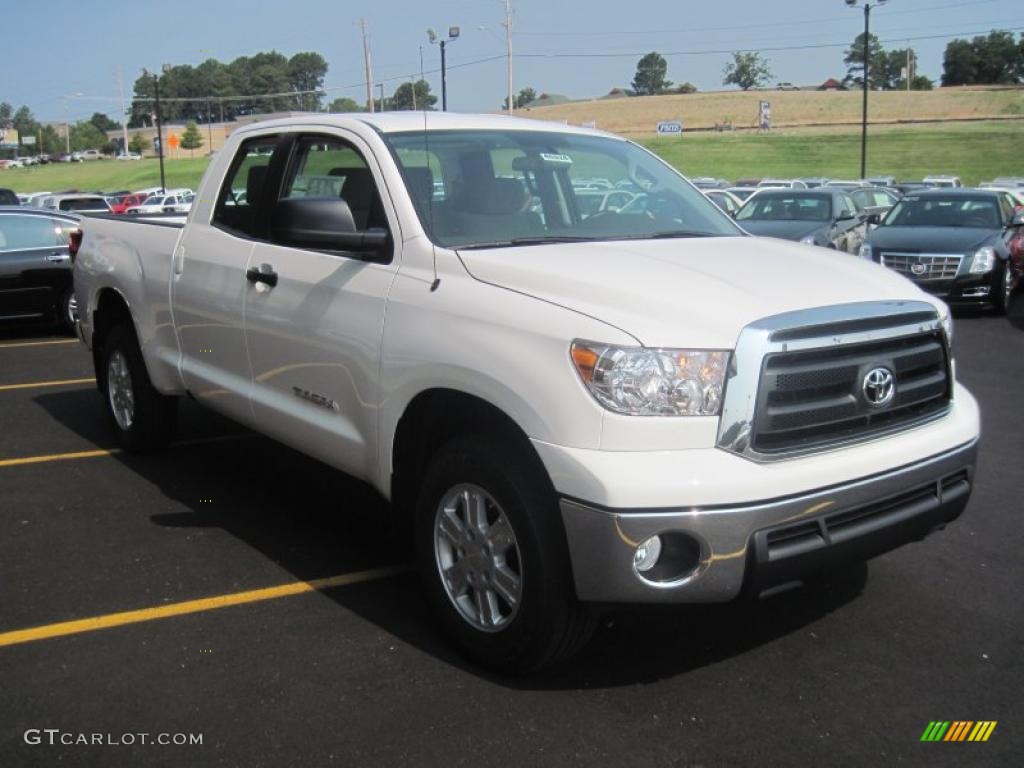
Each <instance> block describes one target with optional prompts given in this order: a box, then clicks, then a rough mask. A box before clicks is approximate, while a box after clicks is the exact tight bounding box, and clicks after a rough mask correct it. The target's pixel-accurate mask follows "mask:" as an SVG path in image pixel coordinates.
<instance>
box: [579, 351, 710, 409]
mask: <svg viewBox="0 0 1024 768" xmlns="http://www.w3.org/2000/svg"><path fill="white" fill-rule="evenodd" d="M571 354H572V361H573V364H574V365H575V366H576V371H577V372H578V373H579V375H580V378H581V379H583V383H584V384H586V385H587V389H589V390H590V394H592V395H593V396H594V397H595V398H596V399H597V401H598V402H599V403H601V405H603V406H604V407H605V408H607V409H608V410H610V411H615V412H616V413H625V414H629V415H631V416H717V415H718V414H719V411H720V410H721V408H722V388H723V386H724V385H725V374H726V370H727V369H728V366H729V354H730V353H729V352H727V351H721V350H708V349H648V348H646V347H613V346H609V345H604V344H591V343H589V342H583V341H575V342H573V344H572V348H571Z"/></svg>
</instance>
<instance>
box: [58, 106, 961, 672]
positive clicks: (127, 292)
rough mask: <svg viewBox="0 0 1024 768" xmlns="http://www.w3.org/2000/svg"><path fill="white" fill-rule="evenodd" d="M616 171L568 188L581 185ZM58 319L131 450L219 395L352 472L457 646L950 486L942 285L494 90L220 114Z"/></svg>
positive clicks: (491, 647)
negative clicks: (444, 110) (588, 208)
mask: <svg viewBox="0 0 1024 768" xmlns="http://www.w3.org/2000/svg"><path fill="white" fill-rule="evenodd" d="M595 178H596V179H601V180H602V185H603V186H604V187H605V188H607V187H608V186H609V185H610V186H612V187H614V188H615V189H621V190H625V191H627V192H629V193H630V196H631V198H630V200H629V201H628V202H627V203H625V204H623V205H622V206H619V207H618V209H606V210H602V211H598V212H594V213H591V214H590V215H585V214H584V213H582V212H581V207H580V205H579V201H578V197H577V193H580V194H583V193H584V192H585V191H586V190H588V189H590V187H591V186H592V185H593V182H592V180H593V179H595ZM82 228H83V237H82V241H81V244H80V248H79V249H78V251H77V257H76V260H75V266H74V277H75V291H76V294H77V300H78V306H79V308H80V321H79V326H80V334H81V337H82V339H83V341H84V342H85V343H86V344H87V345H88V346H89V347H90V348H91V349H92V353H93V357H94V360H95V365H96V374H97V381H98V385H99V389H100V392H101V393H102V395H103V402H104V404H105V407H106V410H107V412H108V414H109V417H110V422H111V424H112V425H113V429H114V430H115V431H116V433H117V435H118V437H119V439H120V441H121V443H122V444H123V445H124V446H125V448H127V449H130V450H131V449H138V450H147V449H153V448H155V447H157V446H160V445H162V444H164V443H165V442H166V441H167V440H168V439H169V437H170V435H171V432H172V429H173V424H174V418H175V403H176V402H177V399H178V398H179V397H180V396H182V395H189V396H191V397H193V398H194V399H195V400H197V401H199V402H200V403H202V404H204V405H206V406H208V407H209V408H210V409H212V410H215V411H218V412H220V413H222V414H226V415H227V416H229V417H230V418H232V419H234V420H236V421H238V422H241V423H242V424H245V425H248V426H249V427H251V428H252V429H254V430H256V431H258V432H261V433H263V434H266V435H269V436H271V437H273V438H275V439H277V440H280V441H282V442H284V443H287V444H288V445H290V446H293V447H294V448H296V449H298V450H300V451H303V452H305V453H306V454H308V455H310V456H313V457H316V458H317V459H319V460H321V461H324V462H327V463H328V464H330V465H332V466H334V467H336V468H338V469H339V470H343V471H344V472H347V473H349V474H351V475H354V476H355V477H358V478H361V479H363V480H366V481H368V482H369V483H371V484H372V485H373V486H375V487H376V488H377V489H378V490H379V491H380V493H381V494H383V496H384V497H386V498H387V499H389V500H390V501H391V502H392V505H391V509H392V510H393V511H394V514H395V515H396V516H401V518H400V519H401V520H402V521H405V522H406V523H407V524H408V525H409V526H410V531H411V533H412V534H413V537H414V539H415V543H416V550H417V560H418V565H419V568H420V571H421V575H422V580H423V583H424V588H425V591H426V595H427V597H428V599H429V602H430V604H431V606H432V608H433V610H434V612H435V613H436V615H437V617H438V620H439V623H440V624H441V626H442V627H443V629H444V630H445V631H446V632H447V634H448V635H449V636H450V637H451V638H452V639H453V640H454V642H455V643H456V644H457V645H458V647H460V648H461V649H462V651H463V652H465V653H467V654H468V655H470V656H471V657H472V658H474V659H476V660H477V661H478V662H480V663H482V664H484V665H487V666H490V667H491V668H495V669H501V670H506V671H522V670H528V669H535V668H538V667H540V666H543V665H545V664H548V663H551V662H553V661H554V660H556V659H558V658H561V657H564V656H566V655H567V654H569V653H571V652H572V651H573V650H574V649H575V648H577V647H579V645H580V644H581V643H582V642H583V641H584V640H585V639H586V637H587V635H588V631H589V629H590V627H591V626H592V624H593V620H592V617H593V615H594V609H595V607H596V606H599V605H602V604H604V605H607V604H613V603H652V602H672V603H692V602H719V601H727V600H731V599H733V598H736V597H737V596H739V595H741V594H760V593H763V592H764V591H765V590H767V589H769V588H773V587H777V586H780V585H784V584H788V583H790V582H794V581H796V580H800V579H802V578H803V577H805V576H806V575H807V574H814V573H816V572H818V571H819V570H820V569H822V568H824V567H828V566H831V565H833V564H836V563H839V562H842V561H845V560H849V559H866V558H868V557H871V556H873V555H876V554H878V553H880V552H883V551H886V550H889V549H891V548H893V547H896V546H898V545H900V544H903V543H905V542H908V541H912V540H916V539H920V538H922V537H924V536H925V535H926V534H927V533H929V532H930V531H932V530H935V529H937V528H940V527H942V526H943V525H944V524H945V523H947V522H949V521H951V520H953V519H954V518H956V517H957V516H958V515H959V514H960V513H961V512H962V511H963V509H964V507H965V505H966V504H967V500H968V497H969V495H970V491H971V483H972V480H973V472H974V464H975V454H976V445H977V441H978V435H979V420H978V408H977V405H976V403H975V401H974V399H973V398H972V397H971V395H970V394H969V393H968V392H967V391H966V390H965V389H964V388H963V387H962V386H960V385H959V384H958V383H957V382H956V381H955V379H954V365H953V360H952V357H951V349H950V341H951V331H952V324H951V320H950V317H949V314H948V310H947V308H946V306H945V305H944V304H943V303H942V302H941V301H938V300H936V299H934V298H932V297H931V296H928V295H926V294H925V293H923V292H921V291H920V290H918V288H916V287H915V286H914V285H913V284H912V283H910V282H909V281H907V280H905V279H903V278H902V277H899V276H897V275H895V274H893V273H892V272H890V271H888V270H886V269H884V268H883V267H880V266H877V265H875V264H873V263H871V262H869V261H865V260H862V259H858V258H856V257H854V256H849V255H845V254H839V253H836V252H833V251H828V250H825V249H821V248H816V247H813V246H806V245H800V244H795V243H784V242H781V241H775V240H767V239H758V238H753V237H750V236H749V235H747V234H746V233H745V232H743V231H742V230H741V229H739V228H738V227H737V225H736V224H735V223H734V222H733V221H732V220H731V219H729V217H728V216H726V215H725V214H724V213H722V212H721V211H720V210H719V209H718V208H717V207H716V206H715V205H714V204H713V203H712V202H710V201H709V200H707V199H706V198H705V197H704V196H703V195H702V194H701V193H700V191H699V190H697V189H696V188H695V187H693V186H691V185H690V184H689V183H688V182H687V181H686V180H685V179H684V178H683V177H682V176H680V175H679V174H678V173H677V172H676V171H675V170H673V169H672V168H671V167H669V166H668V165H666V164H665V163H664V162H662V161H661V160H660V159H658V158H657V157H656V156H654V155H653V154H651V153H649V152H647V151H646V150H644V149H643V148H641V147H639V146H637V145H636V144H634V143H632V142H629V141H627V140H624V139H622V138H620V137H616V136H612V135H609V134H605V133H602V132H599V131H594V130H584V129H579V128H575V127H569V126H563V125H557V124H552V123H546V122H534V121H527V120H519V119H514V118H509V117H504V116H466V115H451V114H427V115H424V114H423V113H388V114H377V115H372V114H371V115H353V116H338V115H310V116H308V117H295V118H289V119H286V120H279V121H272V122H266V123H261V124H254V125H251V126H247V127H245V128H243V129H240V130H239V131H237V132H235V133H234V134H232V136H231V138H230V140H229V142H228V143H227V145H226V146H225V148H224V150H223V151H221V152H218V153H217V156H216V157H215V159H214V160H213V162H212V164H211V165H210V167H209V169H208V170H207V172H206V175H205V176H204V178H203V180H202V184H201V187H200V189H199V191H198V194H197V195H196V200H195V203H194V204H193V206H192V210H191V212H190V213H189V215H188V217H187V220H185V219H181V220H178V221H174V220H160V219H156V220H149V221H147V220H138V221H131V220H125V219H124V218H122V217H116V218H115V217H106V218H105V217H95V218H86V219H85V220H84V221H83V227H82Z"/></svg>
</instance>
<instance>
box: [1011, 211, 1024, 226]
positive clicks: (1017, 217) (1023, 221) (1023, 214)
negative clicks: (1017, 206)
mask: <svg viewBox="0 0 1024 768" xmlns="http://www.w3.org/2000/svg"><path fill="white" fill-rule="evenodd" d="M1010 226H1011V227H1014V228H1017V227H1024V211H1017V212H1016V213H1015V214H1013V218H1012V219H1010Z"/></svg>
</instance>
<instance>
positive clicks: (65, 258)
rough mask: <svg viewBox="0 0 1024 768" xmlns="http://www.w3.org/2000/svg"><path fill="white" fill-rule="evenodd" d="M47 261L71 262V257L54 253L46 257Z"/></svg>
mask: <svg viewBox="0 0 1024 768" xmlns="http://www.w3.org/2000/svg"><path fill="white" fill-rule="evenodd" d="M46 260H47V261H70V260H71V255H70V254H67V253H64V252H62V251H54V252H53V253H51V254H49V255H48V256H47V257H46Z"/></svg>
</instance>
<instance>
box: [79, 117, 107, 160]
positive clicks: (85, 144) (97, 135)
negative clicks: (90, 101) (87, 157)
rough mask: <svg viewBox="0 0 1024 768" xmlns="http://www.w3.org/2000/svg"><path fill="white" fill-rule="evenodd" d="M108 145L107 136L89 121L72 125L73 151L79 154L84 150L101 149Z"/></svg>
mask: <svg viewBox="0 0 1024 768" xmlns="http://www.w3.org/2000/svg"><path fill="white" fill-rule="evenodd" d="M106 143H107V134H105V133H103V131H101V130H100V129H99V128H97V127H96V126H95V125H93V124H92V123H90V122H89V121H88V120H80V121H78V122H77V123H72V125H71V151H72V152H78V151H80V150H83V149H99V148H100V147H102V146H103V145H104V144H106Z"/></svg>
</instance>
